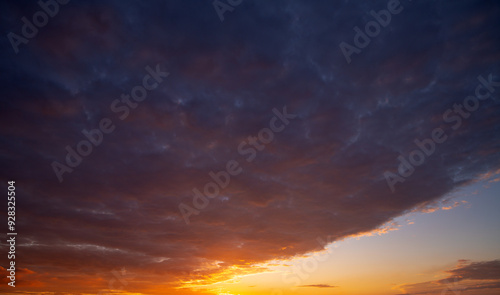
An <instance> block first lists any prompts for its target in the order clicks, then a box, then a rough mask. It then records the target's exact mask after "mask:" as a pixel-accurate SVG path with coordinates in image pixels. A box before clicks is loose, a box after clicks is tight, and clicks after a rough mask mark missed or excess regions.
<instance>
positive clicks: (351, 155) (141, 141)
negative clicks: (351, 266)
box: [0, 1, 500, 294]
mask: <svg viewBox="0 0 500 295" xmlns="http://www.w3.org/2000/svg"><path fill="white" fill-rule="evenodd" d="M414 2H416V1H414ZM386 4H387V2H386V1H370V2H366V3H361V2H335V3H330V2H328V1H323V2H321V3H316V2H315V3H310V2H309V1H272V2H270V1H256V2H253V1H248V2H244V3H243V4H241V5H239V6H238V7H237V8H236V9H235V10H234V11H233V12H231V13H227V14H226V15H225V16H226V17H225V20H224V22H223V23H221V22H220V20H219V18H218V16H217V13H216V12H215V11H214V10H213V7H212V5H211V4H210V3H209V2H206V1H176V2H173V1H148V2H147V3H137V2H130V3H128V2H127V1H85V3H81V2H78V3H76V2H75V3H73V2H70V3H69V4H67V5H65V6H61V11H60V12H59V14H58V15H57V17H55V18H53V19H51V21H50V23H49V24H48V25H47V26H45V27H44V28H42V29H41V30H40V32H39V33H38V35H37V36H36V38H33V39H32V40H30V42H29V43H28V44H25V45H22V46H21V47H20V52H19V53H18V54H17V55H16V54H15V53H14V52H13V50H12V48H11V47H10V44H9V43H8V40H7V39H6V38H5V39H3V42H2V44H1V46H2V50H3V52H4V53H3V54H2V56H1V58H0V67H1V69H2V71H1V72H0V81H1V84H2V90H3V95H2V96H1V98H0V99H1V103H2V106H3V107H2V108H1V110H0V124H1V125H2V129H1V143H0V159H1V162H2V167H3V169H2V170H1V172H0V178H1V179H2V185H3V184H4V183H6V181H7V180H11V179H14V180H16V183H17V184H18V188H17V192H18V198H17V210H18V212H19V213H18V225H17V227H18V231H19V232H20V233H22V240H21V241H22V242H21V243H20V244H19V245H18V252H19V258H18V259H17V261H18V263H19V264H20V265H23V267H24V268H26V269H27V270H26V272H25V273H24V274H23V276H25V277H26V280H23V281H20V282H19V289H20V290H23V292H24V291H26V292H29V291H32V292H43V291H46V292H49V291H50V292H62V291H67V290H69V289H68V288H70V289H71V288H73V289H75V290H74V291H75V292H77V291H79V292H97V290H102V289H110V288H111V287H110V286H109V285H110V281H111V280H115V281H117V279H116V278H115V277H114V275H113V273H112V271H114V270H120V269H123V268H125V269H126V271H127V273H128V274H130V275H131V278H130V279H129V280H128V281H129V282H130V283H128V284H127V285H126V286H123V284H122V285H121V286H120V287H122V288H123V287H126V288H127V290H130V291H137V292H139V291H140V292H143V293H145V294H153V293H154V292H156V291H155V290H159V288H164V290H169V288H174V287H180V286H185V285H186V284H205V283H209V282H213V281H214V280H222V279H226V278H231V277H232V276H233V275H235V274H245V273H251V272H258V271H261V270H262V269H260V268H257V267H254V265H255V264H258V263H262V262H265V261H269V260H272V259H286V258H291V257H293V256H295V255H300V254H304V253H307V252H309V251H316V250H320V249H321V248H322V246H320V245H319V244H318V242H317V240H316V239H317V237H325V236H331V237H332V240H335V239H340V238H342V237H346V236H349V235H355V234H357V233H362V232H367V231H370V230H373V229H376V228H377V227H379V226H381V225H383V224H384V223H386V222H387V221H390V220H391V219H392V218H394V217H396V216H399V215H401V214H404V213H405V212H409V211H411V210H413V209H414V208H416V207H419V206H425V204H428V203H431V202H433V201H435V200H436V199H438V198H440V197H442V196H443V195H444V194H446V193H447V192H450V191H452V190H453V189H455V188H457V187H459V186H462V185H465V184H467V183H470V182H472V181H474V180H475V179H476V178H477V177H478V176H480V175H482V174H484V173H488V172H491V171H497V170H498V169H499V168H500V158H499V156H498V150H499V144H500V137H499V134H500V133H499V132H498V130H499V128H500V119H499V116H498V114H499V112H500V104H499V101H498V92H499V91H500V88H497V89H496V91H497V92H495V93H496V94H495V95H494V97H495V98H492V99H487V100H484V101H480V105H479V107H478V109H477V110H476V111H474V112H473V113H472V114H471V116H470V117H468V118H467V119H463V121H462V124H461V126H460V128H458V129H457V130H453V128H451V126H452V124H449V123H446V122H444V121H443V118H442V115H443V113H444V112H445V111H446V110H447V109H449V108H453V105H454V104H456V103H462V102H463V100H464V98H466V97H467V96H469V95H474V91H475V89H476V86H477V85H478V83H479V82H478V80H477V77H478V76H479V75H482V76H483V77H487V76H488V75H489V74H490V73H492V74H493V78H494V81H500V69H499V58H500V50H499V49H500V42H499V39H498V38H497V34H498V33H497V28H498V27H499V25H500V21H499V20H500V18H499V17H498V16H499V15H500V5H499V4H498V3H496V2H490V1H463V2H461V3H460V4H456V3H454V2H453V1H438V2H436V1H418V2H416V3H413V2H412V3H404V7H405V8H404V10H403V11H402V12H401V13H400V14H398V15H395V16H393V19H392V22H391V24H390V27H388V28H386V29H384V30H383V31H382V32H381V33H380V35H378V36H377V37H376V38H374V39H373V40H372V42H371V43H370V45H369V46H368V47H367V48H365V49H364V50H363V52H362V53H361V54H359V55H356V56H353V62H352V63H351V64H347V63H346V61H345V59H344V57H343V55H342V52H341V51H340V49H339V47H338V45H339V44H340V42H343V41H345V42H353V37H354V35H355V32H354V31H353V27H354V26H362V25H364V24H365V23H366V22H367V21H369V20H371V16H370V15H369V11H370V10H372V9H373V10H378V9H383V8H385V7H386ZM0 5H1V7H0V11H1V12H0V13H1V15H2V21H1V28H2V30H3V31H4V32H9V31H14V32H16V33H18V34H19V33H20V31H21V26H22V22H21V21H20V19H21V17H22V16H31V15H33V13H34V12H35V11H36V10H37V9H38V6H36V4H35V3H34V2H33V3H32V2H28V1H26V2H23V1H18V2H15V3H10V4H7V3H2V4H0ZM158 63H160V64H161V66H162V69H164V70H165V71H168V72H169V73H170V76H169V77H168V78H167V79H165V81H164V82H163V83H162V84H161V85H160V87H159V88H157V89H156V90H154V91H153V92H151V93H150V95H148V97H147V99H146V100H144V101H143V102H141V103H140V105H139V106H138V107H137V108H135V109H131V110H130V115H129V116H128V117H127V119H125V120H123V121H121V120H119V119H118V117H117V114H116V113H113V112H112V111H111V110H110V107H109V106H110V104H111V102H112V101H113V100H115V99H120V96H121V94H122V93H130V91H131V89H132V88H133V87H134V86H136V85H140V84H141V83H142V79H143V77H144V75H145V74H146V71H145V70H144V68H145V67H146V66H151V67H153V66H155V65H156V64H158ZM283 106H287V108H288V110H289V112H290V113H293V114H296V115H297V118H295V119H293V120H291V121H290V124H289V125H287V126H286V128H285V130H283V131H282V132H280V133H276V134H275V138H274V140H273V141H272V142H271V143H269V144H267V145H266V146H265V149H264V150H262V151H259V152H258V153H257V156H256V158H255V160H253V161H252V162H247V161H246V160H245V158H246V157H244V156H242V155H241V154H240V153H239V152H238V145H239V144H240V143H241V142H242V141H244V140H248V136H255V135H257V133H258V132H259V130H261V129H262V128H265V127H268V126H269V121H270V119H271V118H272V117H273V116H274V113H273V111H272V110H273V108H278V109H282V108H283ZM105 117H107V118H111V119H112V120H113V122H114V123H115V124H116V129H115V131H113V132H112V133H111V134H106V135H104V138H103V142H102V144H101V145H99V146H98V147H95V148H94V150H93V152H92V153H91V154H90V155H89V156H88V157H85V159H84V161H83V162H82V164H81V165H79V166H78V167H77V168H75V169H74V171H73V172H71V173H67V174H65V175H64V181H63V182H62V183H59V181H58V180H57V177H56V176H55V173H54V171H53V169H52V167H51V163H52V162H53V161H59V162H61V163H63V162H64V161H65V159H64V158H65V156H66V150H65V147H66V146H68V145H70V146H72V147H75V146H76V144H77V143H78V142H80V141H81V140H84V139H85V137H84V135H83V134H82V132H81V131H82V130H83V129H86V130H90V129H94V128H97V127H98V126H99V121H100V120H101V119H102V118H105ZM438 127H439V128H442V129H443V130H444V132H445V133H446V135H447V136H448V139H447V140H446V141H445V142H444V143H442V144H440V145H438V146H437V147H436V151H435V153H434V154H432V155H431V156H429V157H428V158H427V159H426V160H425V163H424V164H422V165H421V166H419V167H418V168H417V169H416V170H415V172H414V173H413V174H412V175H411V177H408V179H406V180H405V182H403V183H398V184H397V185H396V189H395V191H394V193H393V192H391V190H390V189H389V187H388V185H387V182H386V179H385V178H384V172H385V171H395V170H396V169H397V166H398V164H399V162H398V160H397V157H398V156H399V155H405V156H407V155H409V154H410V152H411V151H412V150H414V149H415V148H416V146H415V144H414V140H415V139H424V138H428V137H430V136H431V134H432V130H434V129H435V128H438ZM230 160H236V161H238V163H239V164H240V166H241V167H242V169H243V171H242V173H241V174H240V175H238V176H235V177H233V178H232V179H231V182H230V184H229V185H228V187H227V188H226V189H224V190H222V191H221V193H220V195H219V196H218V197H217V198H214V199H211V200H210V204H209V205H208V206H207V208H205V209H204V210H202V211H201V212H200V214H199V215H196V216H192V217H191V218H190V220H191V223H190V224H189V225H187V224H186V223H185V222H184V219H183V217H182V215H181V213H180V211H179V208H178V206H179V204H180V203H185V204H189V205H190V206H193V204H192V200H193V195H192V189H193V188H198V189H201V188H202V187H203V186H204V185H205V184H206V183H207V182H210V181H211V178H210V176H209V172H210V171H214V172H216V171H220V170H223V169H225V165H226V163H227V162H228V161H230ZM2 206H5V205H2ZM2 208H3V209H6V208H4V207H2ZM4 212H5V211H4ZM2 259H5V257H4V258H2ZM460 271H464V272H467V271H469V270H468V269H462V270H457V273H456V274H455V275H460V276H461V277H464V276H466V275H465V274H462V273H460ZM467 273H468V272H467ZM132 277H133V278H132ZM469 279H474V277H470V278H469ZM83 282H84V283H83ZM138 282H142V283H138ZM144 282H146V283H144ZM111 285H112V287H114V288H118V287H119V285H120V284H118V283H115V284H111ZM75 286H76V287H75ZM317 286H322V285H317ZM1 288H4V287H0V289H1ZM178 292H181V293H179V294H182V292H186V293H187V292H189V291H188V290H178Z"/></svg>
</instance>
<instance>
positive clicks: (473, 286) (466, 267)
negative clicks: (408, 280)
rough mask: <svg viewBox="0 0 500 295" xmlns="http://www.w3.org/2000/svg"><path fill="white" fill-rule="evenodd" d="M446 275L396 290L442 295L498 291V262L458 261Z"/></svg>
mask: <svg viewBox="0 0 500 295" xmlns="http://www.w3.org/2000/svg"><path fill="white" fill-rule="evenodd" d="M446 273H448V274H449V276H448V277H446V278H444V279H440V280H436V281H430V282H423V283H417V284H406V285H402V286H399V287H398V289H400V290H404V292H405V293H404V294H442V293H441V292H444V291H450V292H463V291H470V292H467V294H485V293H484V292H488V293H487V294H494V292H498V291H500V260H492V261H481V262H470V261H468V260H459V263H458V265H457V266H456V267H455V268H453V269H451V270H447V271H446ZM476 290H481V292H482V293H476V292H475V291H476ZM490 292H491V293H490Z"/></svg>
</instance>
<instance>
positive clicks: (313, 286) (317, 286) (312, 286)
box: [299, 284, 338, 288]
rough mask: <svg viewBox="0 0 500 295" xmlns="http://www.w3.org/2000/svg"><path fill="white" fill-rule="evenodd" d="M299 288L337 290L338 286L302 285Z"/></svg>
mask: <svg viewBox="0 0 500 295" xmlns="http://www.w3.org/2000/svg"><path fill="white" fill-rule="evenodd" d="M299 287H304V288H337V287H338V286H332V285H328V284H316V285H302V286H299Z"/></svg>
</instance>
